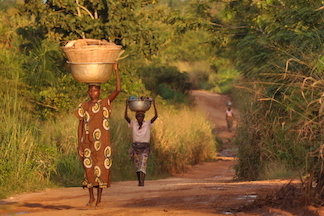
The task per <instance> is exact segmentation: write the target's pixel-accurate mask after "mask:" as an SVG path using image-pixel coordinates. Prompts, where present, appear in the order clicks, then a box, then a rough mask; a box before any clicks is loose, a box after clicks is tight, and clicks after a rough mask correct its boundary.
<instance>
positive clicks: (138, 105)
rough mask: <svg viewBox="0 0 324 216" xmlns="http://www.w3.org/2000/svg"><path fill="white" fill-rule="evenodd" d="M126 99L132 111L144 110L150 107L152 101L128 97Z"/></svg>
mask: <svg viewBox="0 0 324 216" xmlns="http://www.w3.org/2000/svg"><path fill="white" fill-rule="evenodd" d="M127 101H128V107H129V109H130V110H131V111H134V112H139V111H143V112H146V111H148V110H149V109H150V108H151V103H152V100H150V99H129V100H127Z"/></svg>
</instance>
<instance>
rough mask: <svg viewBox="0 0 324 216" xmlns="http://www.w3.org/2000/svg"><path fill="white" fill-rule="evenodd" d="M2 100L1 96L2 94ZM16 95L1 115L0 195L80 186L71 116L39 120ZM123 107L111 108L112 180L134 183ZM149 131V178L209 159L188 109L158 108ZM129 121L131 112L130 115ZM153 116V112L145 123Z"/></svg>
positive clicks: (204, 132) (208, 145) (210, 145)
mask: <svg viewBox="0 0 324 216" xmlns="http://www.w3.org/2000/svg"><path fill="white" fill-rule="evenodd" d="M4 95H6V94H4ZM14 95H15V94H13V95H12V94H10V95H7V96H4V98H3V99H4V100H5V101H6V103H2V104H1V105H0V106H1V110H2V111H1V113H0V119H1V122H0V128H1V132H0V138H1V140H2V142H1V143H0V149H1V151H0V157H1V158H2V159H1V160H0V193H1V194H0V196H1V197H2V198H4V197H7V196H9V195H11V194H14V193H22V192H26V191H34V190H41V189H43V188H45V187H67V186H68V187H70V186H80V185H81V181H82V178H83V170H82V167H81V163H80V161H79V159H78V156H77V124H78V120H77V119H76V118H75V117H74V115H73V114H72V113H68V114H64V115H62V116H57V117H56V118H55V119H52V120H47V121H43V122H41V121H38V120H37V119H36V118H35V117H34V116H33V112H31V110H27V109H26V108H25V105H24V103H25V101H23V100H22V99H21V98H20V99H19V97H18V96H17V97H14ZM123 111H124V107H123V104H122V105H119V104H117V103H116V104H115V105H114V108H113V113H112V118H111V142H112V150H113V166H112V180H113V181H121V180H133V179H135V178H136V175H135V168H134V163H133V161H132V159H130V158H129V157H128V156H127V151H128V149H129V147H130V146H131V142H132V140H131V130H130V129H129V128H128V125H127V122H126V121H125V119H124V112H123ZM158 111H159V118H158V119H157V120H156V122H155V123H154V124H155V125H154V128H153V129H152V142H151V150H152V152H151V155H150V158H149V163H148V170H147V172H148V175H147V177H148V179H156V178H161V177H166V176H168V175H171V174H175V173H181V172H185V171H186V170H187V168H188V167H190V166H191V165H194V164H196V163H199V162H202V161H209V160H213V159H214V157H215V152H216V145H217V143H216V141H215V137H214V135H213V134H212V127H211V125H210V124H209V123H208V122H207V121H206V119H205V117H204V116H203V115H202V114H201V113H198V112H197V111H195V110H191V109H189V108H184V107H183V108H179V109H177V110H175V109H174V108H172V107H170V108H168V107H167V106H163V105H162V104H160V106H158ZM129 115H130V117H131V118H135V116H134V113H132V112H129ZM152 117H153V113H152V110H150V111H149V112H148V113H147V116H146V119H150V118H152Z"/></svg>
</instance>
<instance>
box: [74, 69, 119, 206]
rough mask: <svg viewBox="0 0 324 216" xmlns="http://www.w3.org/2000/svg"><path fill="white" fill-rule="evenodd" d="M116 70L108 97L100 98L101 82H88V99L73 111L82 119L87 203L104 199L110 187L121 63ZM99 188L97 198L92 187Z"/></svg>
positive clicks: (80, 139)
mask: <svg viewBox="0 0 324 216" xmlns="http://www.w3.org/2000/svg"><path fill="white" fill-rule="evenodd" d="M114 70H115V72H116V89H115V90H114V91H113V92H112V93H111V94H110V96H109V97H106V98H103V99H100V93H101V91H102V90H101V89H100V85H99V84H98V85H96V84H89V87H88V95H89V97H90V100H89V101H86V102H83V103H81V104H80V105H79V107H78V109H77V110H76V111H75V112H74V113H75V115H76V117H77V118H78V119H79V127H78V152H79V156H80V160H81V162H82V165H83V168H84V176H85V179H84V181H83V183H82V185H83V187H84V188H85V187H86V188H88V190H89V197H90V198H89V201H88V203H87V206H92V205H93V204H95V205H96V206H97V205H98V204H99V203H100V202H101V195H102V190H103V188H107V187H110V167H111V148H110V126H109V118H110V114H111V103H112V101H113V100H114V99H115V98H116V97H117V95H118V94H119V92H120V90H121V84H120V78H119V74H118V64H117V63H115V64H114ZM94 187H95V188H97V200H96V199H95V197H94V191H93V188H94Z"/></svg>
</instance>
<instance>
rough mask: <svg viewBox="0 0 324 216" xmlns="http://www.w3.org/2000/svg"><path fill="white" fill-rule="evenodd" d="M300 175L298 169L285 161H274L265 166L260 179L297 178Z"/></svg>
mask: <svg viewBox="0 0 324 216" xmlns="http://www.w3.org/2000/svg"><path fill="white" fill-rule="evenodd" d="M298 177H299V172H298V171H296V170H292V169H291V168H289V167H287V165H285V164H283V163H279V162H273V163H269V164H268V165H267V166H266V167H265V169H264V173H262V174H260V176H259V178H258V180H273V179H295V178H298Z"/></svg>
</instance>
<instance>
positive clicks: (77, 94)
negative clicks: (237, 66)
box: [0, 0, 216, 197]
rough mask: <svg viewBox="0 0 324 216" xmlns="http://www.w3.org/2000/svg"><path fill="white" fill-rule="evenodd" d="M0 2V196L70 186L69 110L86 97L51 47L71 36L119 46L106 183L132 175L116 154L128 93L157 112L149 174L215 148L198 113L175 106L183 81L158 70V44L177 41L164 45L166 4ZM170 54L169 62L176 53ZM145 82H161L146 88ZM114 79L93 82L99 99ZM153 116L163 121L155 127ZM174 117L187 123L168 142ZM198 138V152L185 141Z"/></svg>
mask: <svg viewBox="0 0 324 216" xmlns="http://www.w3.org/2000/svg"><path fill="white" fill-rule="evenodd" d="M3 3H5V2H3ZM8 3H10V4H8V5H10V6H8V5H5V6H4V5H3V6H2V5H0V7H2V8H1V11H0V20H1V22H0V31H1V37H0V64H1V69H0V78H1V80H2V82H3V84H4V85H1V87H0V95H1V96H2V98H3V100H4V101H5V102H4V103H3V104H2V108H1V112H0V119H1V120H2V121H1V123H0V127H1V128H2V130H1V132H0V137H1V138H2V139H1V140H2V142H1V144H0V149H1V151H0V157H1V158H2V160H1V161H0V189H1V193H0V197H5V196H8V195H10V194H12V193H20V192H23V191H30V190H37V189H41V188H43V187H48V186H75V185H80V182H81V179H82V175H83V172H82V168H81V166H80V163H79V161H78V157H77V153H76V144H77V142H76V128H77V125H76V124H77V122H76V119H75V117H74V116H73V115H72V111H73V110H74V108H75V107H76V106H77V104H79V103H80V102H82V101H84V100H87V93H86V90H87V85H86V84H85V83H79V82H77V81H75V80H74V79H73V78H72V76H71V74H70V70H69V68H68V65H67V64H66V59H65V57H64V55H63V52H62V50H61V48H60V47H61V46H63V45H65V43H66V42H67V41H68V40H71V39H78V38H96V39H106V40H110V41H112V42H115V43H117V44H121V45H123V50H124V53H123V55H122V56H121V59H120V60H119V68H120V75H121V80H122V92H121V93H120V95H119V96H118V98H117V99H116V100H115V101H114V103H115V104H114V107H116V108H114V110H115V111H114V115H113V116H114V118H113V119H112V125H115V127H112V133H114V134H115V136H112V137H113V138H112V142H113V147H114V152H115V155H114V161H115V162H114V163H115V167H116V173H118V174H115V175H114V176H113V179H114V180H125V179H132V178H134V176H133V173H131V171H133V164H132V163H130V161H129V159H128V158H127V157H125V155H126V153H127V148H128V146H129V140H128V136H125V134H128V132H129V131H126V130H127V129H126V122H125V121H124V119H123V116H122V114H123V109H124V108H123V107H122V106H123V105H124V103H125V99H126V98H127V97H129V96H131V95H134V96H142V95H147V96H152V97H155V98H156V101H157V104H158V109H159V112H160V113H161V116H160V118H159V119H161V122H160V123H157V125H158V124H160V126H159V128H157V130H156V131H154V133H153V136H154V149H153V151H152V154H153V155H154V159H152V163H151V164H150V165H149V166H150V167H149V170H150V171H151V172H152V176H161V175H163V176H165V175H167V174H168V173H174V172H184V171H185V170H186V168H187V167H188V165H193V164H195V163H198V162H200V161H205V160H211V159H212V158H213V156H214V154H215V148H216V142H215V138H214V136H213V135H212V132H211V131H212V130H211V126H210V125H209V124H208V123H207V122H206V120H205V119H204V117H203V116H200V115H199V114H198V113H196V112H195V111H194V110H191V109H188V108H186V107H185V106H183V105H181V103H182V104H184V103H186V102H187V101H188V100H187V99H186V97H185V94H186V93H187V91H188V90H189V89H190V79H188V74H187V73H184V72H183V71H180V70H178V69H177V68H176V67H175V66H173V65H171V64H165V63H164V64H162V62H164V61H165V59H167V58H166V57H165V56H166V55H167V54H166V53H167V52H169V51H170V50H168V49H167V46H168V44H171V43H173V46H174V45H175V44H176V43H179V40H176V41H173V40H172V38H173V37H174V36H175V35H178V33H177V32H176V31H175V30H174V29H173V27H172V26H171V25H170V24H168V23H167V22H164V21H165V20H166V19H167V17H168V16H167V14H170V13H171V10H170V8H169V7H167V6H164V5H154V4H153V3H154V1H142V0H137V1H123V2H115V1H102V2H93V1H92V2H91V1H75V2H71V1H47V2H46V3H44V2H42V1H34V0H31V1H25V2H19V1H17V4H14V3H13V2H8ZM185 34H186V33H185ZM201 34H203V33H201ZM206 35H208V33H206ZM202 41H205V40H202ZM199 42H200V41H199V40H196V41H195V43H199ZM171 50H172V49H171ZM183 50H186V49H181V51H176V52H184V51H183ZM171 52H172V51H171ZM176 52H174V54H175V55H174V56H175V57H173V58H172V61H173V62H176V61H177V57H176V56H179V55H178V54H176ZM186 52H187V51H186ZM200 53H204V52H202V51H201V52H200ZM188 56H189V55H184V57H185V58H182V59H181V61H186V58H187V57H188ZM202 59H204V58H202V57H201V58H200V60H202ZM151 60H153V61H151ZM206 63H207V64H210V63H211V62H210V61H209V62H206ZM152 65H154V66H152ZM213 66H215V63H213ZM208 67H209V65H208ZM208 72H209V71H208ZM208 72H206V73H208ZM144 75H145V76H144ZM207 79H208V78H207ZM149 80H155V81H154V82H156V83H161V85H156V86H148V81H149ZM114 82H115V80H114V77H113V78H112V79H111V80H109V82H107V83H104V84H102V89H103V94H102V96H103V97H104V96H107V95H108V94H109V92H111V91H112V90H113V89H114V88H115V86H114ZM163 98H164V99H163ZM174 101H176V102H177V103H180V104H177V106H176V107H177V109H175V106H173V105H170V104H171V103H172V102H174ZM163 113H166V114H165V115H168V116H169V117H170V119H167V118H164V121H162V120H163ZM179 116H180V118H182V119H187V121H188V123H186V127H182V128H183V130H182V131H181V132H179V133H178V134H177V136H174V134H173V133H172V132H174V131H175V130H174V129H171V131H170V132H169V130H170V128H172V127H171V126H174V127H176V128H179V126H178V123H179V122H178V121H177V118H178V117H179ZM192 116H196V118H195V120H196V121H192V120H191V118H192ZM166 123H167V124H166ZM194 125H201V127H200V128H197V127H194ZM166 132H167V134H166ZM201 136H204V137H205V139H204V145H203V146H201V143H199V142H196V141H195V140H196V139H198V138H199V139H201ZM165 139H167V140H165ZM168 146H169V147H168ZM170 149H172V152H169V150H170ZM179 152H181V154H179ZM184 158H185V159H184ZM166 161H172V163H166ZM118 167H123V168H125V169H120V170H118ZM16 185H20V187H16Z"/></svg>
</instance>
